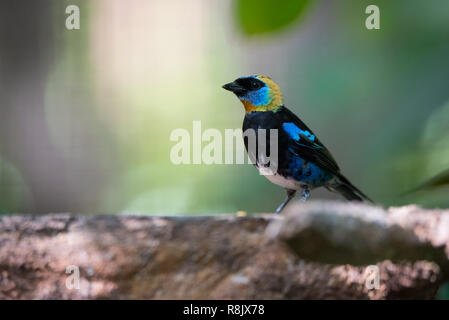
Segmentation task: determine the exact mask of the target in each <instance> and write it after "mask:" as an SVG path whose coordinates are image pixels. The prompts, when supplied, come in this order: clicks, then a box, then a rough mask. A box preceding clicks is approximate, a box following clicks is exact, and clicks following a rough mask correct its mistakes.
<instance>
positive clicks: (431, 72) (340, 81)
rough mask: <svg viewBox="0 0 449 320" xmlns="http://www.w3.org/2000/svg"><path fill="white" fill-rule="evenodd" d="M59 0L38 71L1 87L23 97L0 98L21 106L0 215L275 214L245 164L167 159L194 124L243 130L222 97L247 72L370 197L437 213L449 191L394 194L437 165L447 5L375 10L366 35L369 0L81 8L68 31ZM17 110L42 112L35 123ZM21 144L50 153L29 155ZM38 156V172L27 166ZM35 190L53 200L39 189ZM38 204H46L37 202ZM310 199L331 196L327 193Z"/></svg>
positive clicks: (441, 159)
mask: <svg viewBox="0 0 449 320" xmlns="http://www.w3.org/2000/svg"><path fill="white" fill-rule="evenodd" d="M65 4H71V2H70V1H69V0H65V1H64V2H60V1H55V2H54V5H53V6H52V9H53V15H52V17H53V20H52V21H51V24H52V25H53V29H52V30H53V33H54V34H53V38H52V42H51V43H50V45H49V47H50V49H53V50H54V51H53V52H52V54H51V55H48V58H47V55H45V54H43V53H41V56H45V58H46V59H47V60H48V65H40V64H39V61H40V60H36V59H35V57H30V59H29V61H28V62H27V61H25V62H27V63H28V64H24V63H23V64H21V65H27V66H28V69H27V72H26V73H25V72H23V73H21V74H23V75H24V77H25V79H27V80H26V81H25V80H23V79H20V78H19V77H10V79H12V80H15V81H17V84H18V87H19V89H21V90H19V91H18V92H13V91H11V90H8V91H7V92H2V94H3V96H2V102H3V105H2V108H5V105H6V104H7V103H8V102H9V101H13V102H14V101H18V102H17V105H13V104H11V106H10V109H9V110H10V111H9V113H5V115H3V114H2V118H1V119H3V121H5V122H8V121H14V122H15V123H16V122H17V123H19V124H20V125H17V126H15V127H14V126H12V129H17V130H16V131H14V130H12V131H11V132H8V134H4V135H3V136H2V137H0V138H1V139H2V140H1V141H0V142H1V144H0V147H1V149H0V156H1V158H0V159H1V160H0V162H1V163H2V166H1V167H0V170H1V171H0V174H1V177H2V178H1V183H0V209H1V210H2V211H4V212H8V211H9V212H10V211H12V210H15V211H36V210H39V209H40V210H42V211H48V210H47V207H43V206H41V205H42V204H45V201H47V202H48V203H52V201H53V200H54V199H59V201H58V202H57V203H56V204H54V205H52V206H49V207H50V208H52V209H51V210H53V211H75V212H91V213H105V212H131V213H143V214H178V215H180V214H216V213H224V212H234V211H236V210H245V211H248V212H269V211H271V210H273V209H274V208H275V207H276V206H277V205H278V204H279V203H280V202H281V201H282V199H283V198H284V192H283V190H282V189H281V188H279V187H277V186H275V185H273V184H271V183H270V182H269V181H268V180H267V179H265V178H264V177H261V176H260V175H259V174H258V173H257V171H256V170H255V169H254V168H252V167H251V166H250V165H234V166H226V165H178V166H177V165H174V164H173V163H171V162H170V159H169V155H170V149H171V147H172V146H173V145H174V143H173V142H171V141H169V136H170V133H171V131H172V130H174V129H176V128H185V129H187V130H189V131H191V127H192V121H193V120H201V121H202V124H203V128H204V129H207V128H217V129H219V130H220V131H223V130H224V129H226V128H240V127H241V123H242V119H243V115H244V113H243V110H242V107H241V105H240V103H239V102H238V100H237V99H236V98H235V97H234V96H232V95H230V94H229V93H228V92H225V91H224V90H222V89H221V85H223V84H224V83H226V82H229V81H230V80H233V79H235V78H237V77H239V76H242V75H246V74H255V73H257V74H259V73H263V74H267V75H269V76H271V77H272V78H273V79H274V80H275V81H276V82H278V83H279V84H280V86H281V88H282V90H283V93H284V98H285V103H286V105H287V106H288V107H289V108H290V109H292V110H293V111H294V112H295V113H296V114H298V115H299V116H300V118H301V119H302V120H303V121H304V122H306V123H307V124H308V125H309V126H310V127H311V128H312V129H313V131H314V132H315V133H316V134H317V135H318V136H319V137H320V140H321V141H322V142H323V143H325V144H326V146H327V147H328V148H329V149H330V151H331V152H332V153H333V154H334V156H335V158H336V160H337V161H338V163H339V164H340V166H341V168H342V171H343V173H344V174H345V175H346V176H347V177H348V178H349V179H350V180H351V181H352V182H353V183H354V184H355V185H357V186H358V187H360V189H362V190H363V191H364V192H365V193H367V194H368V195H369V196H370V197H371V198H373V199H374V200H376V201H378V202H379V203H382V204H384V205H400V204H407V203H418V204H421V205H424V206H428V207H434V206H440V207H448V206H449V198H448V197H447V188H440V189H435V190H432V191H431V192H418V193H413V194H410V195H408V196H406V197H400V196H399V195H401V194H402V193H403V192H405V191H407V190H410V189H412V188H413V187H415V186H417V185H419V184H420V183H422V182H423V181H425V180H426V179H428V178H430V177H432V176H435V175H436V174H438V173H440V172H443V171H444V170H446V169H447V168H449V153H448V150H449V144H448V143H449V142H448V141H449V128H448V123H449V92H448V90H447V88H449V59H447V57H448V56H449V42H448V41H447V39H449V24H448V23H447V21H448V17H449V13H448V12H449V1H446V0H432V1H428V2H424V1H420V0H397V1H382V0H379V1H376V4H378V6H379V7H380V17H381V23H380V25H381V29H380V30H367V29H366V28H365V19H366V17H367V14H365V8H366V7H367V6H368V5H370V4H372V1H367V0H360V1H358V0H357V1H354V0H338V1H337V0H329V1H324V0H322V1H319V0H314V1H293V0H289V1H279V2H275V1H265V0H264V1H252V0H247V1H244V0H235V1H233V2H229V3H227V2H211V1H203V2H201V1H198V2H195V1H194V2H189V3H188V2H183V1H174V2H164V1H158V0H157V1H145V2H135V1H132V0H131V1H129V2H128V3H125V2H120V1H117V2H108V1H105V0H99V1H96V2H91V1H86V0H80V1H79V6H80V8H81V14H82V17H81V21H82V22H81V30H79V31H66V30H65V28H64V19H65V15H64V5H65ZM175 9H176V10H175ZM18 12H19V13H20V12H21V11H18ZM61 12H62V14H61ZM11 14H12V13H11ZM20 14H21V13H20ZM168 16H170V17H171V18H170V19H167V18H166V17H168ZM39 21H40V22H41V23H43V21H42V20H39V19H37V22H36V23H39ZM299 21H300V23H296V22H299ZM236 25H237V26H239V29H238V28H235V26H236ZM35 29H37V28H34V26H29V27H28V28H27V29H26V30H25V31H26V32H30V33H29V34H28V35H29V39H34V38H38V37H42V39H47V38H49V37H51V36H52V35H51V34H47V33H44V32H41V33H39V34H33V33H32V31H33V30H35ZM281 30H284V31H285V32H275V31H281ZM242 31H243V32H242ZM272 31H273V32H272ZM23 39H27V38H26V37H25V36H24V35H23V34H21V35H20V38H18V39H16V41H17V43H21V41H23ZM25 43H26V42H25ZM42 43H44V42H42ZM28 52H29V51H27V53H28ZM27 53H19V54H17V56H25V57H26V54H27ZM8 57H14V55H13V54H10V55H8V56H5V57H2V58H8ZM2 61H3V60H2ZM0 62H1V61H0ZM34 69H39V70H45V77H43V78H42V80H41V78H38V77H34V76H33V74H32V72H33V70H34ZM19 71H20V70H19ZM1 76H4V75H3V74H0V77H1ZM36 79H37V80H36ZM33 81H35V82H33ZM22 84H23V87H22ZM30 88H35V91H36V92H38V91H39V90H41V91H43V93H42V95H43V97H44V99H43V101H41V100H39V99H36V98H35V97H34V96H31V93H30V92H31V90H29V89H30ZM0 89H1V87H0ZM24 92H25V93H26V94H24ZM38 93H39V92H38ZM6 95H8V97H6ZM25 98H26V99H25ZM38 98H39V97H38ZM21 99H22V100H21ZM23 101H25V102H28V101H31V102H32V103H31V102H30V103H31V107H33V108H34V107H37V106H40V107H41V108H42V113H38V116H36V117H35V116H33V117H31V116H30V112H29V111H30V110H29V109H26V108H21V104H22V103H23ZM31 107H30V108H31ZM21 110H22V111H24V112H23V114H21V113H19V111H21ZM14 112H16V114H15V113H14ZM11 114H14V117H12V116H11ZM1 119H0V120H1ZM5 119H6V120H5ZM34 120H36V121H38V120H39V121H42V123H40V126H41V127H40V128H41V131H40V132H39V133H36V131H34V128H33V125H34V123H33V121H34ZM23 123H26V125H24V124H23ZM22 124H23V125H22ZM24 128H25V129H26V130H25V129H24ZM23 132H29V135H30V137H32V136H35V135H36V134H42V135H45V134H47V135H48V137H47V138H49V140H50V142H49V143H48V144H44V143H42V144H39V143H38V142H39V141H37V142H36V143H35V144H33V145H31V146H30V145H28V144H27V143H28V141H29V139H28V138H29V137H26V136H24V135H21V134H22V133H23ZM20 137H21V138H22V140H20V141H19V140H18V139H17V138H20ZM44 138H45V137H42V138H41V139H42V140H44ZM49 144H50V145H51V146H52V147H53V148H54V149H50V148H49V147H48V145H49ZM204 145H206V143H204V144H203V146H204ZM24 150H25V151H26V150H29V152H28V153H26V152H25V153H23V152H22V151H24ZM35 153H39V154H41V155H42V156H41V157H39V158H38V159H39V161H40V162H46V161H48V162H49V163H51V164H50V165H48V167H49V169H46V170H42V169H41V167H36V166H35V163H34V161H35V160H34V158H32V157H31V155H33V154H35ZM17 159H21V160H22V162H19V161H16V160H17ZM54 159H59V160H58V161H60V162H62V163H63V164H62V165H61V164H60V163H59V164H58V165H54V166H53V163H52V162H51V161H53V160H54ZM57 178H58V179H59V180H57ZM33 179H34V180H35V182H36V181H37V182H39V181H43V184H51V183H55V181H57V182H58V184H57V188H56V190H49V191H46V189H47V188H41V190H36V189H37V188H36V187H35V185H33V184H32V183H31V182H30V181H32V180H33ZM38 185H40V184H38ZM37 191H41V192H40V193H39V192H37ZM42 193H45V195H46V196H47V197H48V198H47V199H46V200H45V199H44V200H43V202H41V203H39V202H36V195H39V199H41V198H42V196H41V194H42ZM312 197H313V199H317V198H323V197H325V198H338V197H337V196H335V195H333V194H331V193H329V192H327V191H325V190H316V191H314V192H313V194H312Z"/></svg>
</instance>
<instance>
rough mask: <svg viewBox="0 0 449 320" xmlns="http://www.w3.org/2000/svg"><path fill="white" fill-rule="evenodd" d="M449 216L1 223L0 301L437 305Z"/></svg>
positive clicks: (410, 210)
mask: <svg viewBox="0 0 449 320" xmlns="http://www.w3.org/2000/svg"><path fill="white" fill-rule="evenodd" d="M448 217H449V212H444V211H441V210H432V211H430V210H423V209H420V208H418V207H414V206H409V207H403V208H392V209H390V210H389V212H387V211H385V210H383V209H381V208H376V207H370V206H366V205H362V206H360V205H353V204H348V203H336V202H330V203H326V202H325V203H321V202H320V203H310V204H306V205H305V204H296V205H292V206H290V207H289V208H288V212H286V214H285V215H282V216H273V215H256V216H251V217H236V216H233V215H230V216H217V217H132V216H93V217H84V216H71V215H67V214H60V215H48V216H25V215H10V216H2V217H1V218H0V299H5V298H6V299H18V298H20V299H27V298H29V299H68V298H70V299H105V298H106V299H134V298H135V299H221V298H232V299H321V298H325V299H345V298H349V299H400V298H432V297H434V295H435V292H436V290H437V289H438V287H439V285H440V284H441V283H442V281H444V280H445V279H447V272H446V270H447V262H448V258H447V257H448V252H449V251H448V244H449V220H448V219H449V218H448ZM267 226H269V227H268V228H267ZM413 248H415V249H416V250H413ZM387 259H389V260H387ZM349 263H353V264H355V265H349ZM368 264H375V265H376V266H377V267H378V268H379V278H380V286H379V288H378V289H368V288H367V287H366V285H365V283H366V281H367V278H368V277H369V276H368V271H367V270H369V269H367V265H368ZM68 266H77V267H79V270H80V288H79V289H76V288H73V289H69V288H67V286H66V281H67V279H69V280H71V279H72V278H73V274H72V275H69V274H66V268H67V267H68ZM72 280H73V279H72ZM69 284H74V282H72V281H69Z"/></svg>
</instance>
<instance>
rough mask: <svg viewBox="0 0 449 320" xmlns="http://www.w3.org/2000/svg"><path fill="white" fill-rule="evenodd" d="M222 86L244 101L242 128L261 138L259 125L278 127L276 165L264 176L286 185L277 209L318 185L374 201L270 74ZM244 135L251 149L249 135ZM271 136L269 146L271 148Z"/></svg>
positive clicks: (307, 194) (257, 163) (348, 196)
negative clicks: (290, 105)
mask: <svg viewBox="0 0 449 320" xmlns="http://www.w3.org/2000/svg"><path fill="white" fill-rule="evenodd" d="M223 88H224V89H226V90H228V91H231V92H233V93H234V94H235V95H236V96H237V97H238V98H239V100H240V101H241V102H242V103H243V106H244V108H245V112H246V113H245V119H244V121H243V132H245V131H246V130H248V129H253V130H254V131H255V133H256V139H260V138H259V135H260V133H259V130H258V129H265V130H267V132H269V130H270V129H276V130H277V132H278V141H277V146H278V155H277V157H278V163H277V169H276V172H274V173H273V174H271V175H265V176H266V177H267V178H268V180H270V181H271V182H272V183H274V184H277V185H279V186H281V187H283V188H284V189H285V190H286V192H287V198H286V199H285V200H284V202H282V203H281V205H280V206H279V207H278V208H277V210H276V212H275V213H279V212H281V211H282V209H283V208H284V207H285V206H286V205H287V203H288V202H289V201H290V200H291V199H292V198H293V197H294V195H295V193H296V191H298V190H301V200H302V201H306V200H307V199H308V198H309V197H310V191H311V190H312V189H314V188H317V187H325V188H327V189H328V190H330V191H333V192H338V193H340V194H341V195H342V196H343V197H345V198H346V199H347V200H354V201H365V200H366V201H370V202H372V200H370V199H369V198H368V197H367V196H366V195H365V194H364V193H363V192H361V191H360V190H359V189H357V188H356V187H355V186H354V185H353V184H352V183H351V182H349V180H348V179H346V178H345V177H344V176H343V175H342V174H341V173H340V168H339V167H338V165H337V163H336V162H335V160H334V158H333V157H332V155H331V154H330V152H329V151H328V150H327V149H326V147H325V146H324V145H323V144H322V143H321V142H320V140H318V138H317V137H316V136H315V134H314V133H313V132H312V130H310V129H309V128H308V127H307V126H306V125H305V124H304V123H303V122H302V121H301V120H300V119H299V118H298V117H297V116H296V115H295V114H294V113H293V112H291V111H290V110H289V109H288V108H287V107H286V106H285V105H284V102H283V98H282V93H281V90H280V88H279V86H278V85H277V84H276V83H275V82H274V81H273V80H271V78H269V77H267V76H264V75H257V76H256V75H254V76H245V77H241V78H238V79H237V80H235V81H233V82H230V83H227V84H225V85H224V86H223ZM267 136H269V134H268V133H266V135H265V137H267ZM244 139H245V147H246V150H247V151H248V152H249V150H248V139H247V137H244ZM268 140H269V139H268ZM268 140H267V142H266V145H267V147H266V150H269V147H268V146H269V143H270V142H269V141H268ZM257 143H258V142H257ZM254 162H255V163H253V164H254V165H255V167H256V168H257V169H258V170H259V171H261V169H263V166H266V165H265V164H261V163H262V162H260V161H259V157H257V158H256V160H255V161H254Z"/></svg>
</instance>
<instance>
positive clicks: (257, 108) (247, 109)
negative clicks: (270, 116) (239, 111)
mask: <svg viewBox="0 0 449 320" xmlns="http://www.w3.org/2000/svg"><path fill="white" fill-rule="evenodd" d="M240 101H241V102H242V104H243V106H244V107H245V112H246V113H250V112H253V111H277V110H278V109H279V108H280V107H281V106H282V105H279V104H274V103H273V102H272V103H270V104H267V105H259V106H255V105H253V104H252V103H251V102H249V101H248V100H243V99H241V100H240Z"/></svg>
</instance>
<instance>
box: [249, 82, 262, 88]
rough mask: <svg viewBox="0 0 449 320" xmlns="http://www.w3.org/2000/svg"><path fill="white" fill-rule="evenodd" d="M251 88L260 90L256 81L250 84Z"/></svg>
mask: <svg viewBox="0 0 449 320" xmlns="http://www.w3.org/2000/svg"><path fill="white" fill-rule="evenodd" d="M251 88H252V89H259V88H260V86H259V83H257V82H256V81H253V82H251Z"/></svg>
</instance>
